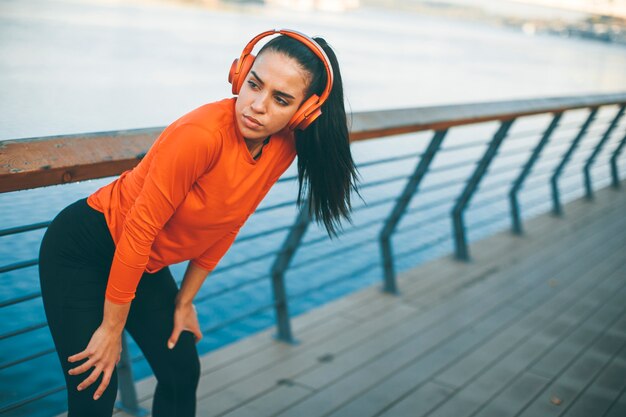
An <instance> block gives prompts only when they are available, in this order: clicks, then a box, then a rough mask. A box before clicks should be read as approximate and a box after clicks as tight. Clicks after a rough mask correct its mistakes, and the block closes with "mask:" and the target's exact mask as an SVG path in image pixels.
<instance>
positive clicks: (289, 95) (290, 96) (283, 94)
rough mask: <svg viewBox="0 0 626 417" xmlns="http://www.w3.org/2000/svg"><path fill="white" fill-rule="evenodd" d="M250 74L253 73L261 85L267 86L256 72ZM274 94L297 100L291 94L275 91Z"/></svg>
mask: <svg viewBox="0 0 626 417" xmlns="http://www.w3.org/2000/svg"><path fill="white" fill-rule="evenodd" d="M250 72H251V73H252V75H254V77H255V78H256V79H257V80H259V82H260V83H261V84H265V83H264V82H263V80H262V79H261V78H259V75H258V74H257V73H256V72H254V71H250ZM274 92H275V93H276V94H278V95H281V96H285V97H287V98H291V99H294V100H295V99H296V98H295V97H294V96H292V95H291V94H287V93H283V92H282V91H278V90H274Z"/></svg>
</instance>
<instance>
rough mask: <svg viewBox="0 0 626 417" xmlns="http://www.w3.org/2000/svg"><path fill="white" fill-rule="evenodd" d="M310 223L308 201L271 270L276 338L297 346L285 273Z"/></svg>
mask: <svg viewBox="0 0 626 417" xmlns="http://www.w3.org/2000/svg"><path fill="white" fill-rule="evenodd" d="M309 223H310V216H309V201H308V200H306V201H305V202H304V204H303V205H302V208H301V209H300V211H299V213H298V216H297V217H296V221H295V222H294V224H293V226H292V227H291V230H290V231H289V235H288V236H287V238H286V239H285V242H284V243H283V246H282V248H281V249H280V251H279V252H278V256H277V257H276V260H275V261H274V264H273V265H272V269H271V276H272V291H273V294H274V304H275V306H276V327H277V329H278V333H277V334H276V335H274V338H275V339H277V340H280V341H282V342H286V343H290V344H296V343H297V341H296V340H294V339H293V336H292V334H291V322H290V319H289V308H288V307H289V306H288V303H287V290H286V288H285V271H286V270H287V268H288V267H289V263H290V262H291V260H292V259H293V256H294V255H295V253H296V251H297V250H298V247H299V246H300V243H301V242H302V238H303V237H304V234H305V233H306V230H307V228H308V226H309Z"/></svg>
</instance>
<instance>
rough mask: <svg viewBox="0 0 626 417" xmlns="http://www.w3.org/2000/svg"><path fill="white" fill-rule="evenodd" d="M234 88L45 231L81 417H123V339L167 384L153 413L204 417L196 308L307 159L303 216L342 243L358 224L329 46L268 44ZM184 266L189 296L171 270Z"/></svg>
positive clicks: (59, 331)
mask: <svg viewBox="0 0 626 417" xmlns="http://www.w3.org/2000/svg"><path fill="white" fill-rule="evenodd" d="M276 34H278V35H279V36H277V37H274V38H273V39H272V40H270V41H269V42H268V43H267V44H266V45H265V46H263V48H262V49H261V50H260V51H259V54H258V57H256V58H255V57H254V56H253V55H251V52H252V49H253V47H254V45H255V44H256V43H257V42H258V41H259V40H260V39H262V38H264V37H267V36H270V35H276ZM229 81H230V82H231V83H232V84H233V93H234V94H236V95H238V96H237V97H233V98H230V99H225V100H221V101H218V102H215V103H210V104H206V105H203V106H201V107H199V108H197V109H195V110H193V111H191V112H189V113H188V114H186V115H184V116H182V117H181V118H179V119H178V120H176V121H175V122H173V123H172V124H171V125H169V126H168V127H167V128H166V129H165V130H164V131H163V133H162V134H161V135H160V136H159V138H158V139H157V140H156V141H155V143H154V144H153V146H152V147H151V148H150V150H149V152H148V153H147V154H146V156H145V157H144V158H143V159H142V160H141V162H140V163H139V164H138V165H137V166H136V167H135V168H134V169H132V170H130V171H126V172H124V173H122V174H121V175H120V177H119V178H117V179H116V180H115V181H113V182H112V183H110V184H109V185H106V186H104V187H102V188H100V189H99V190H97V191H96V192H95V193H93V194H92V195H90V196H89V197H88V198H86V199H81V200H78V201H76V202H75V203H73V204H71V205H69V206H68V207H66V208H65V209H64V210H62V211H61V212H60V213H59V214H58V215H57V216H56V218H55V219H54V220H53V222H52V223H51V225H50V227H49V228H48V230H47V231H46V234H45V236H44V238H43V241H42V244H41V249H40V256H39V273H40V281H41V288H42V297H43V301H44V307H45V311H46V316H47V318H48V323H49V326H50V331H51V333H52V337H53V340H54V343H55V346H56V348H57V352H58V355H59V358H60V360H61V365H62V368H63V370H64V373H65V378H66V384H67V393H68V415H69V417H75V416H89V417H95V416H110V415H111V414H112V410H113V403H114V400H115V397H116V393H117V376H116V371H115V365H116V363H117V362H118V361H119V358H120V352H121V337H122V331H123V330H124V328H126V329H127V330H128V332H129V333H130V334H131V336H132V337H133V339H135V341H136V342H137V344H138V345H139V347H140V348H141V350H142V351H143V353H144V354H145V357H146V358H147V360H148V362H149V364H150V366H151V367H152V369H153V371H154V373H155V376H156V379H157V387H156V391H155V394H154V401H153V406H152V415H153V416H154V417H159V416H168V417H174V416H192V415H194V414H195V408H196V398H195V391H196V387H197V383H198V379H199V375H200V365H199V359H198V353H197V351H196V348H195V343H194V342H198V341H199V340H200V339H201V338H202V333H201V331H200V326H199V324H198V319H197V315H196V311H195V308H194V307H193V304H192V302H193V299H194V296H195V295H196V293H197V292H198V290H199V288H200V286H201V285H202V283H203V282H204V280H205V279H206V277H207V276H208V274H209V273H210V272H211V271H212V270H213V269H214V268H215V266H216V265H217V263H218V262H219V260H220V259H221V258H222V256H223V255H224V253H225V252H226V251H227V250H228V248H229V247H230V246H231V244H232V243H233V241H234V239H235V236H236V235H237V233H238V231H239V229H240V228H241V226H242V225H243V224H244V223H245V221H246V220H247V218H248V217H249V216H250V215H251V214H252V213H253V212H254V210H255V208H256V207H257V206H258V204H259V203H260V202H261V200H262V199H263V197H264V196H265V195H266V194H267V192H268V191H269V189H270V188H271V186H272V185H273V184H274V183H275V182H276V181H277V180H278V178H279V177H280V176H281V174H283V172H284V171H285V170H286V169H287V168H288V167H289V166H290V164H291V163H292V162H293V159H294V158H295V156H296V154H297V156H298V179H299V190H298V199H297V200H298V205H300V206H302V205H303V203H304V202H307V204H308V207H306V208H305V209H307V210H309V212H310V213H311V214H312V215H313V216H314V218H315V219H316V220H317V221H318V222H320V223H323V224H324V226H325V228H326V229H327V231H328V234H329V235H330V236H333V235H336V233H337V227H338V226H339V225H340V220H341V219H342V218H344V219H348V220H350V210H351V205H350V192H351V191H353V190H354V191H357V188H356V180H357V174H356V169H355V166H354V163H353V160H352V156H351V154H350V146H349V142H348V128H347V125H346V114H345V110H344V103H343V87H342V82H341V75H340V72H339V67H338V63H337V59H336V57H335V54H334V53H333V51H332V49H331V48H330V47H329V46H328V44H327V43H326V41H324V39H322V38H315V39H311V38H308V37H307V36H305V35H303V34H300V33H298V32H295V31H288V30H281V31H268V32H264V33H262V34H260V35H258V36H257V37H255V38H254V39H253V40H252V41H250V43H249V44H248V45H247V46H246V48H245V49H244V51H243V53H242V55H241V57H240V58H239V59H238V60H235V62H234V63H233V66H232V68H231V73H230V74H229ZM320 112H321V113H320ZM185 260H190V262H189V264H188V267H187V270H186V272H185V274H184V278H183V281H182V284H181V287H180V289H179V288H178V287H177V285H176V283H175V281H174V279H173V277H172V275H171V273H170V270H169V268H168V265H171V264H174V263H178V262H182V261H185ZM194 338H195V340H194Z"/></svg>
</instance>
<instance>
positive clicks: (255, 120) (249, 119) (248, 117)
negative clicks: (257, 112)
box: [243, 114, 263, 127]
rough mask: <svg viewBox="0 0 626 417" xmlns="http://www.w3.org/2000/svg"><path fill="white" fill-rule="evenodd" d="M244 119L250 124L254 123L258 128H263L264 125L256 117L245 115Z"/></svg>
mask: <svg viewBox="0 0 626 417" xmlns="http://www.w3.org/2000/svg"><path fill="white" fill-rule="evenodd" d="M243 118H244V119H245V120H247V121H248V122H249V123H252V124H253V125H255V126H256V127H260V126H263V124H261V122H259V121H258V120H257V119H255V118H254V117H250V116H246V115H245V114H244V115H243Z"/></svg>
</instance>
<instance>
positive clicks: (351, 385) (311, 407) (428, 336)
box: [281, 281, 520, 415]
mask: <svg viewBox="0 0 626 417" xmlns="http://www.w3.org/2000/svg"><path fill="white" fill-rule="evenodd" d="M519 285H520V284H519V281H518V282H514V283H509V284H508V286H509V287H511V286H519ZM471 290H473V288H472V289H469V290H468V291H471ZM480 290H481V292H482V290H483V288H481V289H480ZM472 301H473V300H472ZM485 303H486V304H488V303H489V301H488V300H486V302H485ZM473 304H474V305H473V306H472V307H473V308H474V309H480V308H484V305H483V306H476V303H473ZM464 314H465V317H463V318H459V319H457V320H459V322H462V321H463V320H469V321H470V322H471V321H472V320H473V319H474V314H472V312H471V311H470V309H464ZM446 324H448V322H446ZM456 325H457V323H456V322H455V323H453V325H449V328H450V329H451V332H454V331H456V330H457V328H458V327H457V326H456ZM420 336H421V337H420V338H419V340H418V341H416V343H417V345H411V346H407V345H404V346H402V348H406V349H407V350H408V351H409V352H410V353H409V354H412V355H415V354H416V352H418V353H419V351H420V350H422V349H423V348H425V347H432V346H433V345H432V344H434V345H436V343H435V342H436V341H437V339H440V338H441V336H442V335H441V334H439V335H438V334H436V332H430V333H428V332H426V333H424V334H421V335H420ZM380 339H386V338H383V337H379V338H377V339H376V340H377V341H378V340H380ZM425 340H427V341H428V342H424V341H425ZM420 342H421V343H422V345H421V346H420V344H419V343H420ZM431 343H432V344H431ZM360 348H361V347H360ZM402 348H401V349H402ZM361 350H362V349H356V350H355V351H353V352H351V354H353V355H355V356H357V355H358V356H363V355H362V353H363V352H361ZM403 352H404V351H403ZM391 355H392V356H393V358H398V357H402V355H401V354H400V352H397V351H394V352H391ZM377 359H380V358H377ZM377 362H380V361H378V360H377V361H376V363H374V365H373V364H372V363H368V366H367V367H365V368H360V369H358V370H357V371H355V372H353V373H352V374H350V377H349V378H344V379H343V380H342V381H345V382H344V383H341V384H333V385H332V386H328V385H326V387H325V388H324V389H323V390H322V391H321V392H324V391H327V392H328V391H332V392H329V393H328V396H327V397H324V398H319V399H318V400H317V401H315V400H311V401H309V400H310V399H307V400H306V401H303V402H301V403H300V404H298V406H297V407H294V408H293V409H290V412H289V413H285V414H284V415H298V414H300V415H317V414H323V413H327V412H328V411H329V409H330V408H329V407H331V406H333V407H337V406H338V405H337V404H334V405H333V404H332V400H333V398H334V393H335V392H344V394H345V396H346V397H348V398H349V397H350V396H351V395H353V394H352V393H353V392H355V390H359V391H360V390H363V389H364V388H365V387H364V386H363V384H364V383H365V382H364V381H371V379H372V378H373V375H376V378H378V379H380V378H381V376H382V375H387V374H388V373H389V365H390V364H389V362H386V363H384V364H381V366H375V365H376V364H377ZM337 365H338V364H336V365H335V366H334V367H333V370H335V369H337ZM371 367H374V369H373V370H372V371H371V372H367V371H366V369H367V368H371ZM297 380H298V381H301V382H303V383H305V384H306V385H309V386H316V385H317V384H312V383H311V380H310V379H302V378H298V379H297ZM324 382H327V381H324ZM357 392H358V391H357ZM320 395H321V394H320V392H318V393H316V396H320ZM344 401H345V399H344ZM303 404H308V405H303ZM320 407H321V408H322V409H321V410H320V409H319V408H320ZM310 413H313V414H310ZM281 415H283V414H281Z"/></svg>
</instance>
